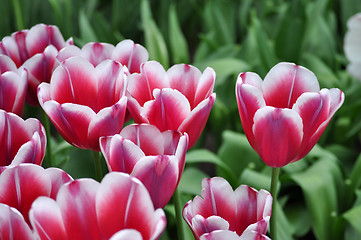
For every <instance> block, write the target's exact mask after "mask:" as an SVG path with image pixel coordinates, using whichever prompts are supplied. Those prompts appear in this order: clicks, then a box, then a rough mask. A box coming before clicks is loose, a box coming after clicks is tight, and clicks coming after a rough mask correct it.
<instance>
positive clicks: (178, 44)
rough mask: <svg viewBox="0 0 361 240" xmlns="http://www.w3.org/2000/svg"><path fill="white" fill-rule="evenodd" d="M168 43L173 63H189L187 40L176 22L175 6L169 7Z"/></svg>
mask: <svg viewBox="0 0 361 240" xmlns="http://www.w3.org/2000/svg"><path fill="white" fill-rule="evenodd" d="M168 26H169V29H168V32H169V43H170V46H171V50H172V57H173V63H189V53H188V45H187V41H186V39H185V37H184V35H183V33H182V29H181V28H180V25H179V22H178V16H177V11H176V6H175V5H174V4H172V5H171V6H170V9H169V25H168Z"/></svg>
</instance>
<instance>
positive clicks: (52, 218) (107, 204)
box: [30, 172, 166, 240]
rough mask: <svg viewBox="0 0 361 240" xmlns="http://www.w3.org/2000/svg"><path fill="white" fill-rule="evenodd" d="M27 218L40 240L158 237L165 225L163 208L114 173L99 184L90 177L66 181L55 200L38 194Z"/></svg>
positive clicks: (133, 183) (139, 187)
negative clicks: (156, 205) (156, 206)
mask: <svg viewBox="0 0 361 240" xmlns="http://www.w3.org/2000/svg"><path fill="white" fill-rule="evenodd" d="M30 221H31V223H32V226H33V228H34V230H35V232H36V233H37V234H38V235H39V238H40V239H41V240H43V239H46V240H47V239H52V240H56V239H59V240H62V239H77V240H82V239H86V240H98V239H99V240H102V239H110V238H111V239H114V240H116V239H130V238H129V237H134V239H144V240H147V239H158V238H159V237H160V235H161V234H162V232H163V231H164V229H165V225H166V219H165V214H164V211H163V210H162V209H157V210H154V207H153V204H152V202H151V199H150V197H149V194H148V192H147V190H146V188H145V187H144V185H143V184H142V183H141V182H140V181H139V180H138V179H136V178H133V177H130V176H129V175H127V174H124V173H115V172H113V173H109V174H107V175H106V176H105V177H104V178H103V180H102V182H101V183H100V184H99V183H98V182H96V181H95V180H92V179H77V180H75V181H72V182H69V183H67V184H65V185H63V186H62V187H61V188H60V190H59V192H58V195H57V198H56V200H53V199H51V198H48V197H39V198H38V199H37V200H35V202H34V203H33V205H32V207H31V210H30ZM131 229H133V230H131ZM122 230H123V231H122ZM139 235H141V236H139ZM127 236H128V238H127Z"/></svg>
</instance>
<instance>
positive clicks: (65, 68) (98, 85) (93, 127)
mask: <svg viewBox="0 0 361 240" xmlns="http://www.w3.org/2000/svg"><path fill="white" fill-rule="evenodd" d="M127 74H128V72H127V69H126V68H125V67H123V66H122V65H121V64H120V63H118V62H115V61H111V60H105V61H103V62H101V63H100V64H99V65H97V66H96V67H94V66H93V65H92V64H91V63H90V62H89V61H88V60H86V59H84V58H82V57H79V56H75V57H71V58H69V59H67V60H65V61H64V62H63V63H62V64H61V65H60V66H59V67H57V68H56V69H55V71H54V73H53V75H52V78H51V82H50V84H49V83H42V84H40V86H39V88H38V98H39V102H40V105H41V106H42V108H43V109H44V111H45V112H46V114H47V115H48V116H49V118H50V120H51V121H52V122H53V124H54V125H55V127H56V128H57V130H58V131H59V133H60V134H61V135H62V136H63V138H64V139H65V140H66V141H68V142H69V143H70V144H72V145H74V146H76V147H78V148H83V149H92V150H94V151H100V148H99V138H100V137H102V136H108V135H114V134H116V133H119V132H120V130H121V129H122V127H123V123H124V116H125V112H126V105H127V97H126V96H125V91H126V90H125V89H126V86H127V80H126V75H127Z"/></svg>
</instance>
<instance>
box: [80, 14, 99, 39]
mask: <svg viewBox="0 0 361 240" xmlns="http://www.w3.org/2000/svg"><path fill="white" fill-rule="evenodd" d="M79 28H80V38H81V40H83V41H85V42H98V38H97V36H96V34H95V32H94V29H93V27H92V26H91V23H90V22H89V19H88V17H87V16H86V14H85V12H84V10H80V13H79Z"/></svg>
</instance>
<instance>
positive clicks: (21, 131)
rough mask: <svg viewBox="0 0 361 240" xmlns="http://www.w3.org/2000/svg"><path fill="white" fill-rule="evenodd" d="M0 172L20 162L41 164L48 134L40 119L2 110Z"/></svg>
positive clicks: (0, 122)
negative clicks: (27, 117)
mask: <svg viewBox="0 0 361 240" xmlns="http://www.w3.org/2000/svg"><path fill="white" fill-rule="evenodd" d="M0 146H1V147H2V149H1V151H0V173H1V172H2V171H4V169H5V168H6V167H7V166H15V165H18V164H20V163H34V164H37V165H41V163H42V162H43V158H44V155H45V147H46V134H45V129H44V127H43V125H42V124H41V123H40V121H39V120H37V119H34V118H29V119H27V120H23V119H22V118H21V117H19V116H17V115H15V114H13V113H8V112H5V111H3V110H0Z"/></svg>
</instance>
